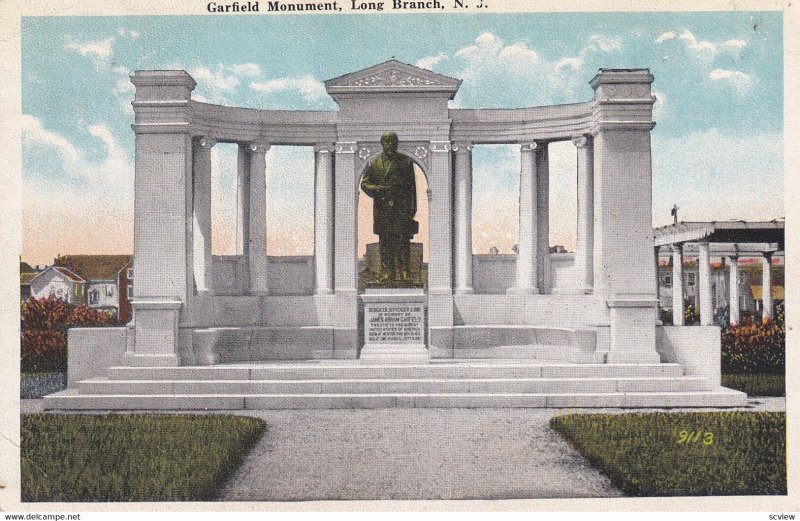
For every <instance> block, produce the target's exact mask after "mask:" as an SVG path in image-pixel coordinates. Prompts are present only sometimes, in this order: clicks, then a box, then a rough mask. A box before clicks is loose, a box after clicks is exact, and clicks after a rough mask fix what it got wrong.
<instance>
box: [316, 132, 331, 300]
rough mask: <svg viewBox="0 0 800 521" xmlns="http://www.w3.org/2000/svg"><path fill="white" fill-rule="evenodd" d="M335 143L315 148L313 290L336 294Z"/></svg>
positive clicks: (317, 292) (318, 293)
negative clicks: (334, 247)
mask: <svg viewBox="0 0 800 521" xmlns="http://www.w3.org/2000/svg"><path fill="white" fill-rule="evenodd" d="M334 151H335V148H334V146H333V145H329V144H324V145H317V146H316V147H314V152H315V153H316V168H315V172H314V177H315V184H314V269H315V278H314V281H315V282H314V293H315V294H317V295H330V294H331V293H333V222H334V207H333V191H334V187H333V153H334Z"/></svg>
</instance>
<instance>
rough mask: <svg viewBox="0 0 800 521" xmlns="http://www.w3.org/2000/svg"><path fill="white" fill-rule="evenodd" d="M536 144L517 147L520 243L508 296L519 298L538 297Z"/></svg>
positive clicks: (518, 243)
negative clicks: (513, 280)
mask: <svg viewBox="0 0 800 521" xmlns="http://www.w3.org/2000/svg"><path fill="white" fill-rule="evenodd" d="M537 148H538V144H537V143H535V142H534V143H529V144H524V145H522V146H521V147H520V173H519V232H518V233H519V239H518V242H517V265H516V280H515V282H514V287H513V288H511V290H510V292H512V293H517V294H521V295H525V294H532V293H539V284H538V277H537V273H538V271H539V270H538V255H537V254H536V253H537V248H538V244H539V241H538V239H537V235H538V233H539V229H538V226H537V219H538V216H539V212H538V210H537V206H538V204H539V197H537V190H538V183H537V171H536V168H537V166H538V165H537V161H536V149H537Z"/></svg>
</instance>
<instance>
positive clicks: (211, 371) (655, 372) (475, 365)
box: [109, 359, 683, 380]
mask: <svg viewBox="0 0 800 521" xmlns="http://www.w3.org/2000/svg"><path fill="white" fill-rule="evenodd" d="M682 375H683V369H682V368H681V366H680V365H678V364H545V363H536V364H532V363H524V362H522V363H520V362H519V361H515V362H509V363H506V362H504V363H497V362H496V361H481V360H453V359H450V360H448V361H447V362H437V361H435V360H434V361H431V363H421V364H411V365H393V364H380V363H375V364H370V363H363V362H362V363H359V364H354V363H352V361H348V363H342V364H336V363H334V362H328V361H325V362H322V361H317V362H313V361H312V362H304V363H291V362H287V363H283V364H275V363H270V364H230V365H216V366H205V367H203V366H186V367H112V368H111V369H110V370H109V379H111V380H340V379H365V378H366V379H369V378H395V379H400V378H443V379H447V378H449V379H463V378H625V377H630V378H636V377H659V376H662V377H666V376H682Z"/></svg>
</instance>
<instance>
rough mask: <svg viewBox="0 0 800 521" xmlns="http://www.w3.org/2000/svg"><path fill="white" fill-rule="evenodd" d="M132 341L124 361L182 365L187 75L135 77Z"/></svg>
mask: <svg viewBox="0 0 800 521" xmlns="http://www.w3.org/2000/svg"><path fill="white" fill-rule="evenodd" d="M131 82H132V83H133V84H134V85H135V87H136V94H135V98H134V102H133V109H134V112H136V123H135V124H134V125H133V129H134V131H135V133H136V155H135V168H136V176H135V180H134V225H133V244H134V246H133V249H134V269H135V272H136V284H135V286H134V288H135V289H134V292H135V294H134V299H133V302H132V307H133V313H134V317H133V338H132V341H129V342H128V347H127V350H126V353H125V357H124V360H125V363H127V364H128V365H135V366H177V365H179V364H180V358H179V356H178V352H179V350H178V348H179V335H178V323H179V321H180V318H181V310H182V308H183V307H184V306H186V305H187V303H188V300H189V298H190V294H191V293H192V290H191V287H192V285H193V284H194V276H193V274H192V271H193V269H194V266H193V264H194V263H193V260H192V251H193V248H194V244H193V242H192V226H193V223H192V221H193V216H192V208H191V205H192V191H193V186H192V156H193V150H192V135H191V133H190V127H191V122H192V113H191V110H190V107H189V100H190V99H191V92H192V90H193V89H194V87H195V85H196V84H195V82H194V80H193V79H192V77H191V76H189V75H188V74H186V72H184V71H137V72H136V73H134V74H133V75H132V76H131Z"/></svg>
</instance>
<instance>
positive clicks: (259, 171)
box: [247, 143, 269, 295]
mask: <svg viewBox="0 0 800 521" xmlns="http://www.w3.org/2000/svg"><path fill="white" fill-rule="evenodd" d="M268 149H269V145H267V144H265V143H250V144H249V145H248V147H247V151H248V152H249V153H250V193H249V197H250V204H249V205H248V219H247V220H248V222H249V225H248V227H247V230H248V235H247V240H248V243H249V247H248V250H247V252H248V257H247V263H248V273H249V274H250V293H251V294H253V295H265V294H267V293H269V284H268V283H267V271H268V269H269V268H268V266H267V162H266V154H267V150H268Z"/></svg>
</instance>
